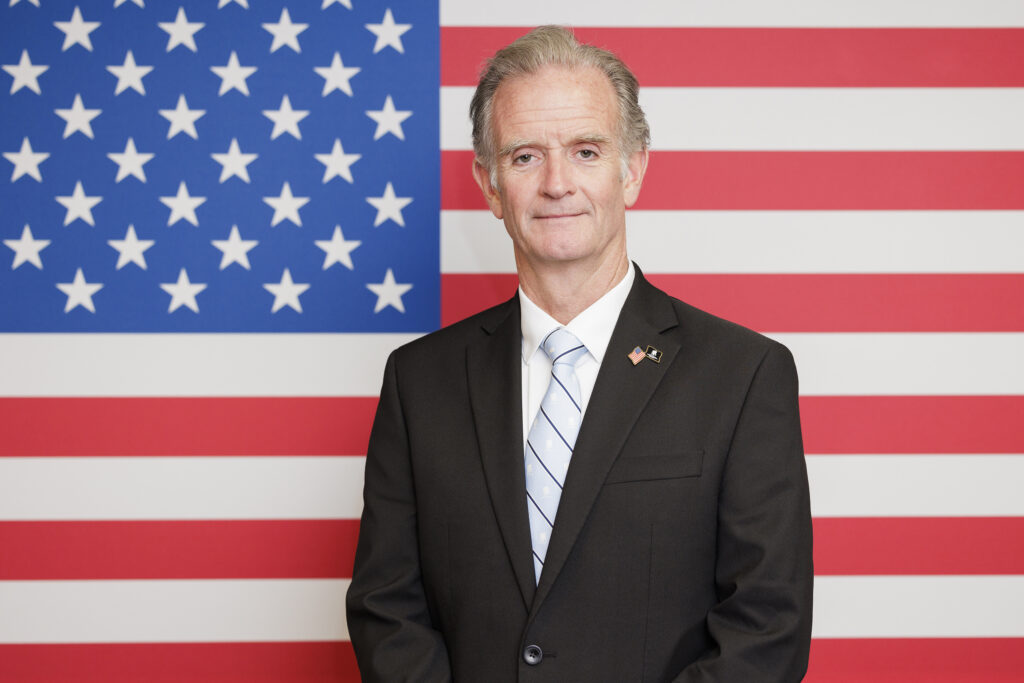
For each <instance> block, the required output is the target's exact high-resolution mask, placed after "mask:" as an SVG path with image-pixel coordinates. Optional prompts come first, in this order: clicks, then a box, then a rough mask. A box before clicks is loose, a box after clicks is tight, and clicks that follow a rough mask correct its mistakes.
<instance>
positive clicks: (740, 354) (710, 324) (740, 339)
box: [642, 280, 792, 365]
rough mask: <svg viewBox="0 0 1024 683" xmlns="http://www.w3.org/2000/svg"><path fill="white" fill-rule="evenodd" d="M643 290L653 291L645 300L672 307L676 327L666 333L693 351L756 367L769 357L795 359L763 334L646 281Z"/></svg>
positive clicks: (777, 343) (780, 345) (785, 349)
mask: <svg viewBox="0 0 1024 683" xmlns="http://www.w3.org/2000/svg"><path fill="white" fill-rule="evenodd" d="M642 286H645V287H648V288H650V292H648V294H647V296H646V297H644V299H646V300H648V301H657V302H659V305H668V306H670V307H671V309H672V311H673V313H674V315H675V318H676V320H677V325H676V326H675V327H674V328H673V329H672V330H669V331H667V332H666V333H667V334H669V335H673V336H675V337H677V338H678V339H679V340H680V342H681V343H683V344H685V345H686V346H688V347H690V348H694V347H697V348H701V349H703V350H704V352H706V353H708V354H709V355H711V356H713V357H717V358H720V359H722V360H726V361H730V360H731V361H738V360H740V359H744V360H747V361H749V362H753V363H754V364H755V365H757V364H760V362H761V361H762V360H764V358H765V357H766V356H769V355H772V356H776V355H777V356H779V357H781V358H789V359H792V354H791V353H790V351H789V349H787V348H786V347H785V346H784V345H783V344H781V343H779V342H778V341H776V340H774V339H772V338H770V337H768V336H766V335H764V334H762V333H760V332H756V331H754V330H752V329H750V328H748V327H745V326H743V325H740V324H739V323H736V322H733V321H731V320H727V319H725V318H722V317H720V316H717V315H715V314H713V313H710V312H708V311H705V310H703V309H700V308H697V307H696V306H694V305H692V304H689V303H687V302H685V301H683V300H681V299H679V298H676V297H674V296H672V295H670V294H668V293H666V292H664V291H662V290H661V289H658V288H657V287H654V286H653V285H651V284H650V283H649V282H647V281H646V280H643V285H642Z"/></svg>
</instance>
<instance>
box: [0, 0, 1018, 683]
mask: <svg viewBox="0 0 1024 683" xmlns="http://www.w3.org/2000/svg"><path fill="white" fill-rule="evenodd" d="M5 4H7V3H5ZM725 5H726V4H725V3H709V2H698V1H696V0H687V1H683V2H675V1H669V0H664V1H661V2H658V1H655V0H647V1H644V2H632V3H628V4H620V3H611V2H593V1H592V2H577V1H575V0H574V1H573V2H564V3H552V2H550V1H547V2H541V1H540V0H519V1H518V2H509V3H504V4H495V3H481V2H478V1H473V0H441V2H440V7H438V5H437V3H431V2H426V1H425V0H387V1H386V2H378V1H376V0H374V1H371V0H317V1H313V0H307V1H305V2H290V3H289V2H282V1H281V0H216V2H215V0H181V1H180V2H164V1H163V0H149V2H144V0H103V1H102V2H92V1H91V0H10V2H9V6H4V7H0V37H2V40H0V64H2V65H3V74H2V75H0V152H3V158H4V159H5V160H6V161H4V162H0V238H2V240H3V244H4V248H0V256H3V257H4V258H5V259H10V260H9V261H6V262H4V261H0V456H2V457H0V681H4V682H5V683H6V682H7V681H95V682H97V683H98V682H100V681H103V682H104V683H110V682H113V683H116V682H118V681H134V680H145V681H151V682H162V681H181V680H188V681H229V682H230V681H256V680H268V681H293V682H296V683H303V682H312V681H318V682H319V681H355V680H358V674H357V672H356V669H355V662H354V658H353V657H352V653H351V647H350V646H349V645H348V643H347V642H346V638H347V631H346V627H345V622H344V609H343V597H344V592H345V589H346V587H347V585H348V578H349V577H350V575H351V570H352V556H353V551H354V544H355V538H356V535H357V532H358V516H359V513H360V508H361V499H360V491H361V484H362V470H363V455H364V453H365V448H366V441H367V435H368V432H369V427H370V422H371V420H372V415H373V411H374V408H375V405H376V393H377V390H378V388H379V382H380V376H381V372H382V368H383V363H384V360H385V358H386V356H387V354H388V352H389V351H390V350H391V349H393V348H394V347H396V346H397V345H399V344H401V343H403V342H405V341H407V340H409V339H412V338H414V337H415V336H416V335H419V334H422V333H425V332H428V331H430V330H432V329H435V328H436V327H437V326H438V325H439V324H443V323H447V322H451V321H454V320H456V319H459V318H461V317H463V316H465V315H467V314H469V313H472V312H474V311H476V310H479V309H481V308H483V307H485V306H487V305H489V304H491V303H495V302H497V301H499V300H502V299H504V298H507V297H508V296H509V295H510V294H511V293H512V291H513V288H514V285H515V276H514V265H513V262H512V258H511V247H510V243H509V241H508V238H507V237H506V236H505V235H504V231H503V229H502V227H501V225H500V223H498V222H497V221H495V220H494V219H493V218H492V217H491V216H490V214H489V213H487V212H486V210H485V206H484V204H483V202H482V200H481V198H480V196H479V194H478V191H477V189H476V187H475V186H474V185H473V183H472V180H471V176H470V173H469V170H470V163H471V160H472V154H471V152H470V151H469V149H470V145H469V125H468V121H467V116H466V110H467V106H468V102H469V98H470V96H471V92H472V86H473V84H474V80H475V76H476V73H477V70H478V68H479V65H480V64H481V62H482V60H483V59H484V58H485V57H486V56H487V55H488V54H490V53H492V52H493V51H494V49H495V48H496V47H498V46H500V45H502V44H504V43H506V42H508V41H509V40H511V39H513V38H514V37H516V36H518V35H520V34H522V33H523V32H525V30H526V28H525V27H529V26H533V25H537V24H540V23H565V24H571V25H574V26H577V27H578V34H579V36H580V37H581V38H582V39H584V40H586V41H589V42H593V43H596V44H599V45H603V46H606V47H609V48H611V49H613V50H615V51H617V52H618V53H619V54H620V55H621V56H622V57H623V58H624V59H625V60H626V61H627V63H629V64H630V65H631V66H632V67H633V68H634V70H635V71H636V73H637V75H638V77H639V79H640V82H641V84H642V85H643V89H642V93H641V97H642V101H643V104H644V106H645V108H646V110H647V112H648V115H649V118H650V121H651V127H652V131H653V138H654V139H653V142H654V144H653V151H652V154H651V163H650V168H649V172H648V177H647V181H646V183H645V186H644V190H643V192H642V194H641V198H640V202H639V204H638V206H637V207H636V210H634V211H632V212H631V213H630V214H629V216H628V224H629V225H628V230H629V248H630V253H631V256H632V257H633V258H634V259H635V260H636V261H637V262H638V263H639V264H640V265H641V267H642V268H644V270H645V272H646V273H648V274H649V275H650V278H651V280H652V281H653V282H654V283H655V284H657V285H659V286H661V287H663V288H664V289H666V290H668V291H669V292H670V293H672V294H674V295H676V296H679V297H680V298H682V299H684V300H686V301H688V302H690V303H693V304H695V305H697V306H700V307H703V308H706V309H708V310H710V311H712V312H714V313H717V314H719V315H722V316H724V317H727V318H731V319H734V320H736V321H738V322H740V323H743V324H746V325H748V326H750V327H753V328H755V329H757V330H760V331H762V332H765V333H767V334H769V335H771V336H773V337H775V338H777V339H779V340H780V341H782V342H784V343H786V344H787V345H789V347H790V348H791V349H792V350H793V352H794V354H795V356H796V359H797V363H798V367H799V370H800V375H801V409H802V413H803V424H804V438H805V446H806V450H807V454H808V455H807V462H808V469H809V474H810V479H811V493H812V507H813V514H814V528H815V572H816V585H815V593H816V595H815V614H814V643H813V646H812V653H811V667H810V674H809V676H808V679H807V680H809V681H819V682H820V681H844V682H846V681H873V682H876V681H883V682H884V681H893V682H895V681H900V682H905V681H938V682H940V683H941V682H943V681H963V680H972V681H973V680H977V681H1009V680H1022V679H1024V641H1022V640H1021V638H1022V637H1024V540H1022V539H1024V494H1022V491H1024V455H1022V454H1024V125H1022V123H1021V122H1022V121H1024V90H1022V88H1024V29H1022V28H1021V27H1024V5H1021V4H1020V3H1018V2H1015V1H1012V0H977V1H976V2H972V3H934V2H924V1H923V0H907V1H905V2H899V3H893V2H883V1H882V0H870V1H866V2H865V1H861V2H852V1H850V2H845V1H843V2H831V3H819V2H814V1H813V0H778V1H776V2H758V1H755V0H743V1H741V2H733V3H728V7H726V6H725ZM5 79H6V80H5ZM439 85H440V87H438V86H439ZM7 264H10V265H9V267H8V265H7ZM681 580H685V577H681Z"/></svg>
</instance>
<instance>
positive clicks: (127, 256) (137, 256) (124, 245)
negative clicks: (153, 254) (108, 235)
mask: <svg viewBox="0 0 1024 683" xmlns="http://www.w3.org/2000/svg"><path fill="white" fill-rule="evenodd" d="M107 244H109V245H110V246H112V247H113V248H114V249H116V250H117V267H116V270H121V268H123V267H124V266H126V265H128V264H129V263H134V264H135V265H137V266H138V267H139V268H142V269H143V270H145V269H146V257H145V256H143V253H144V252H145V251H146V250H147V249H149V248H150V247H151V246H153V245H154V244H156V242H155V241H154V240H140V239H139V238H138V236H137V235H136V234H135V226H134V225H129V226H128V231H127V232H125V233H124V239H123V240H107Z"/></svg>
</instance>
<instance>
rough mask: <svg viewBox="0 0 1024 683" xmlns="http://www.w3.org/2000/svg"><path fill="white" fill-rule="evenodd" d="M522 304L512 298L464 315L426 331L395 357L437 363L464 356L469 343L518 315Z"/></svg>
mask: <svg viewBox="0 0 1024 683" xmlns="http://www.w3.org/2000/svg"><path fill="white" fill-rule="evenodd" d="M518 311H519V303H518V299H517V298H516V297H514V296H513V297H512V298H511V299H508V300H507V301H504V302H502V303H500V304H498V305H496V306H492V307H491V308H488V309H486V310H483V311H481V312H479V313H476V314H474V315H471V316H470V317H468V318H464V319H462V320H460V321H458V322H456V323H452V324H451V325H446V326H445V327H442V328H441V329H439V330H436V331H434V332H430V333H429V334H425V335H423V336H422V337H419V338H417V339H414V340H413V341H411V342H408V343H406V344H403V345H402V346H400V347H398V348H397V349H395V351H394V352H393V356H394V358H395V359H396V360H398V361H401V362H403V363H404V362H412V363H419V362H424V361H427V360H430V361H432V362H436V361H437V360H438V359H439V358H443V357H456V356H458V357H460V358H461V357H462V351H463V350H464V349H465V348H466V346H468V345H470V344H472V343H474V342H476V341H478V340H480V339H483V338H486V337H487V336H489V335H490V334H491V333H492V332H493V330H494V329H495V328H497V327H498V326H499V325H501V323H502V322H504V321H505V320H506V319H507V318H508V317H509V316H511V315H515V316H518Z"/></svg>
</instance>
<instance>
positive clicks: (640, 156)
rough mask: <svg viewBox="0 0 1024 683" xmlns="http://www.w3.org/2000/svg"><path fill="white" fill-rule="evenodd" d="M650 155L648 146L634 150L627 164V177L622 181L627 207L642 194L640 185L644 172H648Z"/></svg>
mask: <svg viewBox="0 0 1024 683" xmlns="http://www.w3.org/2000/svg"><path fill="white" fill-rule="evenodd" d="M649 157H650V154H649V153H648V151H647V148H646V147H645V148H643V149H642V150H640V151H639V152H633V153H632V154H631V155H630V156H629V162H628V163H627V164H626V177H625V178H624V179H623V181H622V184H623V188H622V190H623V196H624V198H625V200H626V208H627V209H628V208H630V207H632V206H633V205H634V204H636V200H637V198H638V197H639V196H640V186H641V185H642V184H643V182H644V174H645V173H646V172H647V161H648V158H649Z"/></svg>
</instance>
